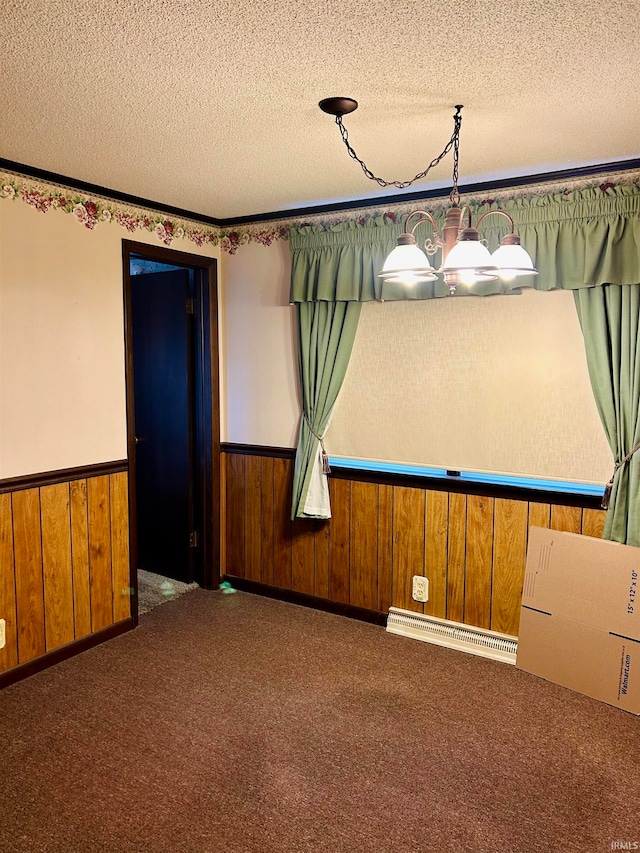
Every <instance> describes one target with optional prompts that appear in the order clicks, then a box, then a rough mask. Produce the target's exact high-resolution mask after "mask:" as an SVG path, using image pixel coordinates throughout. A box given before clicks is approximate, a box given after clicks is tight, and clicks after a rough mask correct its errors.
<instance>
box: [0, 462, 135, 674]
mask: <svg viewBox="0 0 640 853" xmlns="http://www.w3.org/2000/svg"><path fill="white" fill-rule="evenodd" d="M125 468H126V462H117V463H107V464H105V465H100V466H90V467H86V468H76V469H69V470H68V471H60V472H52V473H51V474H44V475H32V476H29V477H23V478H16V479H15V480H4V481H0V618H3V619H4V620H5V638H6V642H5V646H4V648H2V649H0V673H3V672H4V673H5V676H4V677H3V676H1V675H0V684H2V683H9V682H10V681H12V680H17V678H19V677H22V676H21V675H20V674H19V672H18V671H21V672H22V673H23V674H25V675H28V674H30V673H31V672H35V671H37V670H38V669H42V668H43V667H44V666H46V665H48V664H49V663H53V662H55V660H56V659H61V658H63V657H69V656H70V655H71V654H73V653H75V651H81V650H82V649H83V648H88V647H90V646H91V645H94V644H95V642H98V641H99V639H100V638H106V636H111V635H113V634H115V633H121V631H122V630H126V629H127V628H128V627H133V622H132V619H131V588H130V587H131V584H130V566H129V512H128V484H127V473H126V470H125ZM114 626H119V627H118V628H117V629H114ZM93 638H95V642H92V639H93ZM79 641H82V642H81V643H80V644H79ZM76 645H78V648H77V649H76V648H75V647H76ZM63 649H64V650H66V652H65V653H63V654H58V655H57V657H56V656H55V654H54V655H52V654H51V653H55V652H56V651H57V650H63ZM40 661H42V663H39V662H40ZM14 668H17V670H16V677H15V678H12V677H11V675H12V673H11V672H8V671H10V670H14Z"/></svg>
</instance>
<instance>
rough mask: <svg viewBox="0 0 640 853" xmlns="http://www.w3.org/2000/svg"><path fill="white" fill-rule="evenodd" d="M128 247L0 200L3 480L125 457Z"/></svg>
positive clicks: (113, 229) (115, 236) (152, 240)
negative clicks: (124, 257) (125, 252)
mask: <svg viewBox="0 0 640 853" xmlns="http://www.w3.org/2000/svg"><path fill="white" fill-rule="evenodd" d="M123 238H129V239H132V240H136V241H137V242H144V243H149V244H151V245H155V246H158V245H160V244H159V242H158V239H157V237H156V236H155V235H153V234H148V233H146V232H135V234H133V235H129V234H128V233H127V232H126V231H125V230H124V229H123V228H122V227H120V226H119V225H117V224H115V223H114V224H111V223H100V224H98V225H97V226H96V228H95V230H94V231H89V230H88V229H87V228H85V227H84V226H82V225H80V224H79V223H78V222H77V221H76V219H75V217H74V216H73V215H70V214H64V213H60V212H58V211H50V212H49V213H46V214H43V213H40V212H38V211H36V210H35V209H34V208H32V207H29V206H28V205H26V204H25V203H24V202H22V201H19V200H16V201H9V200H2V201H0V401H1V403H0V477H13V476H20V475H24V474H30V473H38V472H45V471H52V470H56V469H60V468H69V467H75V466H79V465H89V464H93V463H98V462H106V461H111V460H115V459H122V458H125V457H126V454H127V449H126V412H125V382H124V331H123V281H122V240H123ZM172 248H174V249H178V250H180V251H190V252H196V253H197V254H202V255H209V256H214V257H217V255H218V249H215V248H211V249H209V250H207V249H206V248H202V249H198V248H196V247H195V246H194V244H193V243H191V242H189V241H187V240H175V241H174V242H173V244H172Z"/></svg>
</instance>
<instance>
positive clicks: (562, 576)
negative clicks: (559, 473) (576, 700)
mask: <svg viewBox="0 0 640 853" xmlns="http://www.w3.org/2000/svg"><path fill="white" fill-rule="evenodd" d="M516 666H518V668H519V669H523V670H525V671H526V672H531V673H533V674H534V675H539V676H541V677H542V678H546V679H547V680H549V681H553V682H555V683H556V684H561V685H563V686H564V687H570V688H571V689H572V690H577V691H578V692H579V693H584V694H585V695H586V696H591V697H593V698H594V699H600V700H601V701H602V702H607V703H608V704H610V705H615V706H616V707H618V708H622V709H623V710H625V711H630V712H631V713H633V714H640V548H632V547H630V546H627V545H620V544H618V543H617V542H609V541H607V540H603V539H593V538H591V537H590V536H579V535H577V534H575V533H561V532H559V531H556V530H544V529H542V528H540V527H532V528H531V530H530V531H529V546H528V551H527V569H526V573H525V579H524V589H523V594H522V611H521V618H520V633H519V637H518V656H517V661H516Z"/></svg>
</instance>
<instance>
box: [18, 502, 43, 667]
mask: <svg viewBox="0 0 640 853" xmlns="http://www.w3.org/2000/svg"><path fill="white" fill-rule="evenodd" d="M12 504H13V558H14V566H15V579H16V609H17V617H18V662H19V663H26V662H27V661H29V660H31V659H32V658H35V657H38V656H39V655H43V654H44V653H45V650H46V644H45V636H44V582H43V577H42V547H41V542H42V533H41V527H40V490H39V489H25V490H24V491H21V492H15V493H14V494H13V495H12Z"/></svg>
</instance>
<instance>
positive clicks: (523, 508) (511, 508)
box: [491, 498, 528, 635]
mask: <svg viewBox="0 0 640 853" xmlns="http://www.w3.org/2000/svg"><path fill="white" fill-rule="evenodd" d="M527 521H528V506H527V504H526V503H525V502H524V501H510V500H503V499H502V498H496V506H495V515H494V529H493V589H492V596H491V628H492V629H493V630H494V631H500V633H502V634H513V635H516V634H517V633H518V623H519V621H520V600H521V597H522V584H523V581H524V569H525V562H526V557H527V530H528V528H527Z"/></svg>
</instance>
